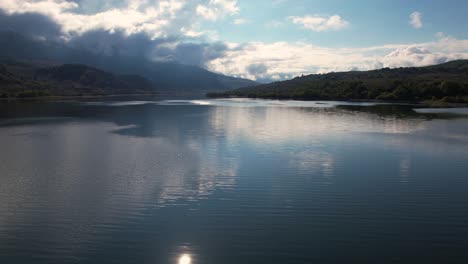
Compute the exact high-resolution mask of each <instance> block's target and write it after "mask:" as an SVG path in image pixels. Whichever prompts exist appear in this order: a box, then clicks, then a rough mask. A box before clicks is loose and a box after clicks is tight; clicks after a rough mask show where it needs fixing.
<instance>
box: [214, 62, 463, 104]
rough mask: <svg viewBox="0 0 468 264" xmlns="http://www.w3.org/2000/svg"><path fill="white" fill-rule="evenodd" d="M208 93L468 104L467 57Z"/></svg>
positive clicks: (306, 77) (275, 97) (272, 97)
mask: <svg viewBox="0 0 468 264" xmlns="http://www.w3.org/2000/svg"><path fill="white" fill-rule="evenodd" d="M208 96H209V97H250V98H268V99H301V100H386V101H392V100H394V101H424V100H439V101H447V102H458V103H468V60H460V61H453V62H448V63H445V64H441V65H436V66H429V67H418V68H416V67H414V68H398V69H389V68H384V69H380V70H374V71H366V72H342V73H328V74H313V75H308V76H302V77H297V78H295V79H292V80H289V81H283V82H275V83H271V84H265V85H259V86H254V87H246V88H240V89H236V90H231V91H228V92H224V93H210V94H208Z"/></svg>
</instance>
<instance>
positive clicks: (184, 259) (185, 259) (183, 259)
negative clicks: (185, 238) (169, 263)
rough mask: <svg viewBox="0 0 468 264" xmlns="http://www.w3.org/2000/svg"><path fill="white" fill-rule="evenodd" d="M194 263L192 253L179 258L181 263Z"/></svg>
mask: <svg viewBox="0 0 468 264" xmlns="http://www.w3.org/2000/svg"><path fill="white" fill-rule="evenodd" d="M190 263H192V258H191V257H190V255H187V254H184V255H182V256H180V258H179V264H190Z"/></svg>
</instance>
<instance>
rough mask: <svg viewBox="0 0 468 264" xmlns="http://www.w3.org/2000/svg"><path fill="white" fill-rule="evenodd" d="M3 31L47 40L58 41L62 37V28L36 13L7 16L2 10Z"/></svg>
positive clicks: (0, 11) (0, 18)
mask: <svg viewBox="0 0 468 264" xmlns="http://www.w3.org/2000/svg"><path fill="white" fill-rule="evenodd" d="M0 25H1V28H2V30H4V31H5V30H6V31H13V32H16V33H19V34H21V35H24V36H27V37H32V38H40V39H46V40H58V39H60V37H61V36H62V31H61V27H60V26H59V25H58V24H57V23H55V22H54V21H52V20H51V19H50V18H48V17H47V16H44V15H40V14H36V13H24V14H20V15H19V14H12V15H7V14H5V13H4V12H3V11H2V10H1V9H0Z"/></svg>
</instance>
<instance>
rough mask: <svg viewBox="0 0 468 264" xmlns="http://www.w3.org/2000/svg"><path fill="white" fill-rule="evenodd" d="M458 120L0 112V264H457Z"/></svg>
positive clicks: (331, 112)
mask: <svg viewBox="0 0 468 264" xmlns="http://www.w3.org/2000/svg"><path fill="white" fill-rule="evenodd" d="M464 111H465V112H464ZM464 111H463V110H458V112H457V113H449V112H450V111H442V112H443V113H437V111H433V110H418V111H417V112H416V111H414V110H413V109H412V108H411V106H391V105H376V106H372V105H369V104H360V105H353V104H346V105H344V106H336V103H317V102H284V101H282V102H279V101H260V100H259V101H252V100H215V101H208V100H199V101H182V100H180V101H161V102H143V101H132V102H89V103H80V102H68V103H65V102H64V103H57V102H56V103H1V104H0V146H1V150H0V201H1V202H0V263H28V264H29V263H48V264H49V263H99V264H101V263H174V264H176V263H180V264H189V263H192V264H195V263H217V264H219V263H236V264H239V263H269V264H271V263H412V264H413V263H468V250H467V249H468V204H467V202H468V115H466V114H467V113H466V110H464Z"/></svg>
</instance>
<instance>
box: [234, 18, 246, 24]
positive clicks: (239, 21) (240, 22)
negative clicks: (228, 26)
mask: <svg viewBox="0 0 468 264" xmlns="http://www.w3.org/2000/svg"><path fill="white" fill-rule="evenodd" d="M232 23H233V24H234V25H245V24H247V23H249V20H247V19H245V18H236V19H234V21H233V22H232Z"/></svg>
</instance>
